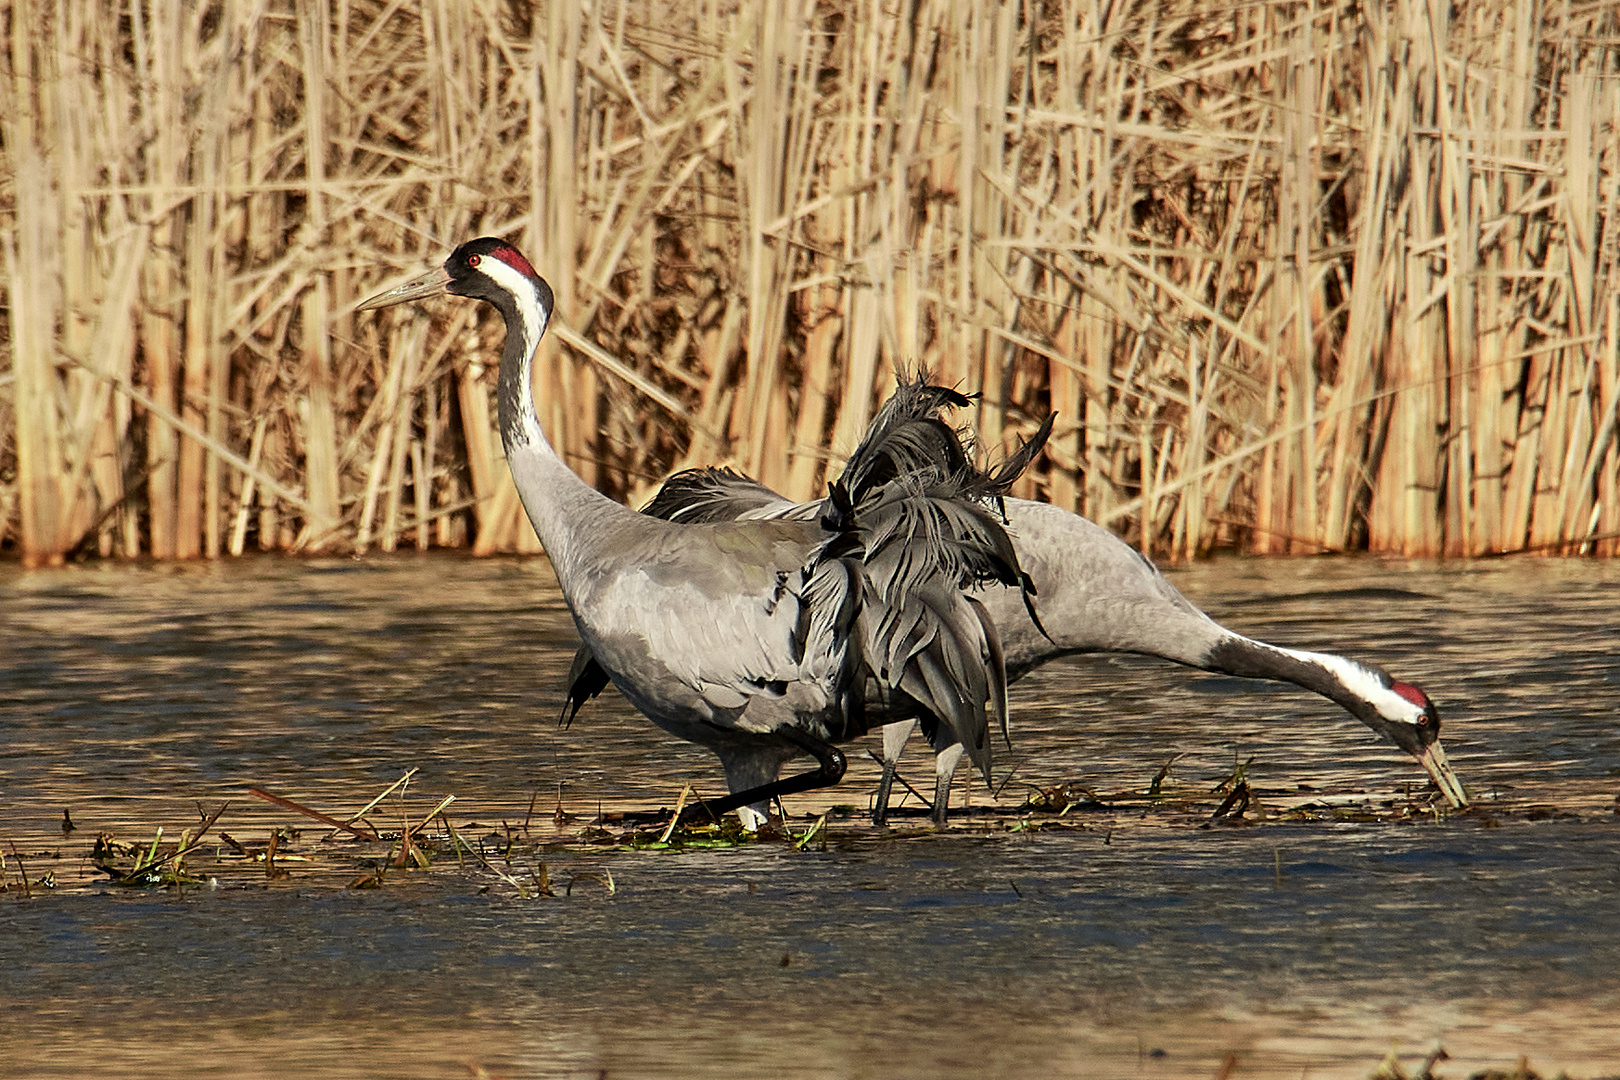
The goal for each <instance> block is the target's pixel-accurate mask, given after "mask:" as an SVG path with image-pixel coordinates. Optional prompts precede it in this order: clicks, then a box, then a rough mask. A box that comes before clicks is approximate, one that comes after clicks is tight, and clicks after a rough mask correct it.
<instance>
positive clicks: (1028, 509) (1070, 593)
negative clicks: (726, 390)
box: [564, 469, 1468, 824]
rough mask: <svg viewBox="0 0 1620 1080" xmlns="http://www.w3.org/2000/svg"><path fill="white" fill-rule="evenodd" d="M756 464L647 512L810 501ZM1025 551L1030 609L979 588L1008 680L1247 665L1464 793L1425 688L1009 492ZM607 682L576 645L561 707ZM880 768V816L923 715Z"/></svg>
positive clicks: (943, 760)
mask: <svg viewBox="0 0 1620 1080" xmlns="http://www.w3.org/2000/svg"><path fill="white" fill-rule="evenodd" d="M818 505H819V504H818V503H793V502H791V501H789V500H788V499H785V498H783V497H782V496H780V495H778V494H776V493H775V492H774V491H772V490H770V489H769V488H767V487H765V486H764V485H763V484H760V483H758V482H756V481H754V480H752V479H749V478H748V477H745V476H741V475H739V474H737V473H734V472H730V471H728V470H722V469H695V470H688V471H686V472H682V473H678V474H676V475H675V476H672V477H670V478H669V480H668V481H666V483H665V484H664V486H663V487H662V488H661V489H660V491H659V493H658V494H657V495H656V496H655V497H654V499H653V500H652V502H651V503H649V504H648V505H647V507H646V508H645V510H644V512H645V513H647V514H650V515H657V516H660V517H665V518H668V519H670V520H674V521H721V520H732V519H740V520H769V519H773V518H795V517H803V516H807V515H814V514H815V513H816V512H817V509H816V508H817V506H818ZM1004 505H1005V508H1006V517H1007V521H1008V525H1009V528H1010V530H1011V533H1012V537H1013V546H1014V547H1015V548H1016V549H1017V551H1018V558H1019V563H1020V565H1021V566H1022V567H1023V569H1024V572H1026V573H1027V574H1028V575H1029V577H1030V580H1031V582H1032V587H1031V589H1030V590H1029V592H1030V593H1032V594H1033V595H1034V597H1035V600H1034V610H1035V612H1038V613H1039V620H1038V621H1037V620H1036V619H1035V618H1034V616H1033V613H1031V612H1029V611H1026V607H1025V604H1024V603H1023V600H1022V598H1021V597H1020V596H1019V595H1018V594H1016V593H1010V592H1007V591H1006V590H992V591H990V592H987V593H985V594H984V595H983V596H982V597H981V599H982V600H983V601H984V605H985V607H986V609H987V610H988V611H989V612H990V616H991V618H992V619H993V620H994V621H995V623H996V626H997V628H998V630H999V632H1000V638H1001V645H1002V650H1003V656H1004V657H1005V661H1006V669H1007V677H1008V679H1009V681H1011V680H1016V679H1018V678H1020V677H1022V676H1023V675H1025V674H1027V673H1028V672H1030V671H1031V670H1033V669H1034V668H1037V667H1039V666H1040V665H1042V664H1044V663H1046V662H1047V661H1049V660H1054V659H1056V658H1058V657H1060V656H1073V655H1077V654H1081V653H1106V652H1112V653H1139V654H1143V655H1146V656H1157V657H1162V658H1163V659H1166V660H1173V661H1175V662H1176V663H1179V664H1185V665H1187V666H1189V667H1195V668H1202V669H1203V670H1205V671H1212V672H1218V673H1221V674H1226V675H1237V676H1242V677H1244V678H1250V679H1275V680H1280V681H1283V682H1291V683H1294V684H1296V685H1298V686H1301V687H1304V688H1305V689H1307V690H1311V691H1314V692H1315V693H1318V694H1321V695H1322V696H1323V697H1326V698H1328V699H1329V700H1331V701H1334V702H1336V703H1338V704H1339V705H1341V706H1343V707H1344V708H1345V709H1346V710H1347V711H1348V712H1349V713H1350V714H1351V715H1352V716H1354V717H1355V718H1356V719H1358V720H1360V721H1361V722H1362V723H1364V724H1366V725H1367V726H1368V727H1370V728H1372V729H1373V731H1375V732H1377V733H1378V734H1380V735H1382V736H1384V737H1385V738H1387V739H1389V740H1390V741H1391V742H1393V743H1394V744H1395V745H1397V746H1399V747H1400V748H1401V749H1402V750H1405V751H1406V752H1407V753H1408V754H1410V755H1412V757H1414V758H1416V759H1417V762H1418V764H1419V765H1421V766H1422V767H1423V768H1424V770H1425V771H1426V772H1427V773H1428V774H1429V777H1430V778H1431V779H1432V780H1433V781H1434V783H1435V786H1436V787H1438V788H1439V789H1440V792H1441V793H1442V794H1443V795H1444V796H1445V798H1446V799H1447V801H1448V802H1450V803H1451V805H1453V806H1466V805H1467V803H1468V797H1467V795H1466V794H1465V793H1464V791H1463V787H1462V784H1461V782H1459V781H1458V779H1457V776H1456V774H1455V773H1454V772H1453V771H1452V768H1451V765H1450V763H1449V762H1448V761H1447V758H1446V753H1445V749H1444V748H1443V747H1442V746H1441V744H1440V741H1439V736H1440V715H1439V713H1438V711H1437V710H1436V709H1435V707H1434V703H1433V702H1432V701H1430V700H1429V697H1428V695H1427V694H1425V693H1424V692H1423V691H1422V690H1420V689H1418V688H1417V687H1416V686H1413V685H1412V684H1411V683H1407V682H1401V681H1399V680H1397V679H1394V678H1392V677H1391V676H1390V675H1389V673H1388V672H1386V671H1384V670H1383V669H1382V668H1379V667H1376V666H1374V665H1372V664H1366V663H1362V662H1359V661H1356V660H1352V659H1349V658H1348V657H1344V656H1338V655H1335V654H1333V653H1323V652H1307V651H1304V650H1300V649H1286V648H1280V647H1278V646H1275V645H1268V644H1266V643H1265V642H1263V641H1256V640H1254V639H1252V638H1248V637H1244V636H1243V635H1241V634H1237V633H1234V632H1233V631H1231V630H1228V629H1226V628H1225V627H1223V626H1221V625H1220V624H1219V623H1217V622H1216V621H1215V620H1213V619H1211V618H1210V617H1209V616H1208V615H1206V614H1205V613H1204V612H1202V611H1201V610H1199V609H1198V608H1197V607H1196V606H1195V605H1194V604H1192V603H1191V602H1190V601H1189V600H1187V598H1186V597H1184V596H1182V595H1181V593H1180V592H1179V591H1178V590H1177V589H1176V587H1175V586H1174V585H1172V584H1170V582H1169V581H1168V580H1166V579H1165V577H1164V575H1163V574H1161V573H1160V572H1159V571H1158V569H1157V568H1156V567H1155V566H1154V565H1153V563H1152V562H1150V561H1149V560H1148V559H1147V558H1145V557H1144V556H1143V555H1142V554H1141V553H1139V552H1138V551H1137V550H1136V549H1135V548H1132V547H1131V546H1130V545H1128V544H1126V543H1125V542H1124V541H1122V540H1120V539H1119V537H1117V536H1115V535H1114V534H1113V533H1111V532H1109V531H1108V530H1107V529H1104V528H1103V527H1102V526H1100V525H1097V524H1095V523H1094V522H1092V521H1089V520H1087V519H1086V518H1084V517H1081V516H1080V515H1078V514H1074V513H1070V512H1069V511H1067V510H1063V509H1060V508H1058V507H1055V506H1052V505H1050V504H1047V503H1038V502H1030V501H1027V500H1024V499H1014V498H1008V499H1006V500H1005V504H1004ZM605 686H606V681H605V679H603V678H602V676H601V675H600V673H599V672H598V671H595V670H593V669H592V666H591V663H590V655H589V651H588V649H581V650H580V653H579V655H578V656H576V658H575V662H574V670H573V673H572V676H571V678H570V685H569V700H568V703H567V704H566V705H565V706H564V718H565V720H568V721H571V720H572V718H573V716H574V715H575V714H577V713H578V711H579V708H580V706H581V705H582V704H584V702H585V701H587V700H588V699H589V698H591V697H593V696H595V694H597V693H600V691H601V690H602V689H603V688H604V687H605ZM877 711H878V712H879V713H880V714H881V715H883V716H884V718H885V719H888V720H889V721H890V722H889V723H887V724H886V725H885V726H884V729H883V751H884V769H883V778H882V780H881V781H880V783H879V787H878V794H877V799H876V801H875V804H874V810H873V816H874V820H875V821H876V822H877V823H878V824H882V823H883V819H884V815H885V814H886V812H887V805H888V796H889V787H890V783H891V781H892V779H893V775H894V765H895V761H896V759H897V758H898V757H899V754H900V750H901V747H903V746H904V745H905V743H906V740H907V739H908V738H909V737H910V735H911V732H912V730H913V729H914V727H915V726H916V724H917V722H918V719H917V718H916V717H908V716H903V715H897V712H900V711H903V709H902V710H895V709H894V708H892V707H891V708H890V710H889V712H888V713H887V714H882V709H881V707H880V708H879V709H878V710H877ZM922 720H923V723H924V729H925V734H928V735H929V736H930V739H931V741H932V743H933V745H934V748H935V752H936V757H935V798H934V820H935V821H936V822H939V823H942V822H943V821H944V819H945V809H946V802H947V799H948V796H949V792H950V783H951V777H952V776H953V775H954V773H955V770H956V767H957V763H958V762H959V760H960V759H961V756H962V748H961V747H960V746H958V745H956V744H955V743H953V742H952V740H951V737H950V734H949V732H948V731H945V730H943V729H940V728H938V727H937V726H934V725H932V724H931V722H930V721H929V718H927V717H923V718H922Z"/></svg>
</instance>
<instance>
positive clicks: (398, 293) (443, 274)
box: [354, 266, 450, 311]
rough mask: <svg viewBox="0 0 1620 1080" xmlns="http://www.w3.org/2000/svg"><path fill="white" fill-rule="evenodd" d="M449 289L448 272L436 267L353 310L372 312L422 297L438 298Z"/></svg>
mask: <svg viewBox="0 0 1620 1080" xmlns="http://www.w3.org/2000/svg"><path fill="white" fill-rule="evenodd" d="M449 287H450V272H449V271H448V270H446V269H445V268H444V267H442V266H436V267H434V268H433V269H432V270H429V271H428V272H427V273H425V274H423V275H421V276H420V277H414V278H411V280H409V281H407V282H405V283H404V284H403V285H396V286H394V287H393V288H392V289H389V290H388V291H387V292H383V293H378V294H377V295H376V296H373V297H372V298H371V299H370V300H367V301H366V302H365V303H363V304H361V305H360V306H359V307H357V308H355V309H354V310H356V311H373V310H375V309H377V308H385V307H392V306H394V305H395V304H403V303H406V302H407V301H410V300H421V299H422V298H423V297H428V296H438V295H439V294H440V293H442V292H444V291H445V290H447V289H448V288H449Z"/></svg>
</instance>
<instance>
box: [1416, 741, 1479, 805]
mask: <svg viewBox="0 0 1620 1080" xmlns="http://www.w3.org/2000/svg"><path fill="white" fill-rule="evenodd" d="M1416 757H1417V760H1418V764H1419V765H1422V766H1423V771H1424V772H1426V773H1428V774H1429V779H1431V780H1433V781H1434V786H1435V787H1437V788H1439V789H1440V794H1442V795H1444V796H1445V797H1446V801H1447V802H1449V803H1451V805H1452V806H1454V807H1457V808H1459V809H1461V808H1462V807H1464V806H1467V805H1468V795H1467V794H1466V793H1465V792H1464V791H1463V786H1462V781H1461V780H1458V779H1457V774H1456V773H1454V772H1452V771H1451V762H1449V761H1447V760H1446V751H1445V748H1444V747H1442V746H1441V745H1440V741H1439V740H1438V739H1436V740H1435V741H1434V742H1432V743H1430V744H1429V745H1428V746H1425V747H1424V748H1423V750H1422V751H1421V752H1420V753H1418V754H1417V755H1416Z"/></svg>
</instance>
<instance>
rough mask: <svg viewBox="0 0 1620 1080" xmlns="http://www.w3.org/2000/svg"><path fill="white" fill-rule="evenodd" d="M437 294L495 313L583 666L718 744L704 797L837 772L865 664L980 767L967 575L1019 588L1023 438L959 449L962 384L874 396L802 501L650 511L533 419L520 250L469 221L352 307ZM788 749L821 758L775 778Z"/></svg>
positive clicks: (750, 809)
mask: <svg viewBox="0 0 1620 1080" xmlns="http://www.w3.org/2000/svg"><path fill="white" fill-rule="evenodd" d="M441 293H449V294H452V295H456V296H465V297H471V298H474V299H479V300H483V301H486V302H487V303H489V304H492V305H493V306H494V307H495V308H496V309H497V310H498V311H499V312H500V313H501V316H502V317H503V319H504V320H505V323H506V342H505V346H504V349H503V352H502V356H501V366H500V377H499V383H498V389H497V400H498V406H499V421H500V429H501V441H502V443H503V445H504V446H505V449H506V461H507V465H508V466H509V467H510V468H511V470H512V479H513V481H514V482H515V483H516V486H517V490H518V494H519V495H520V496H521V498H522V500H523V505H524V508H525V509H526V510H527V512H528V515H529V520H530V521H531V522H533V524H534V528H535V531H536V532H537V533H538V534H539V537H540V540H541V542H542V543H543V544H544V546H545V549H546V553H547V555H548V556H549V557H550V559H551V563H552V566H553V568H554V569H555V571H556V574H557V581H558V583H559V585H561V587H562V593H563V597H564V599H565V600H566V601H567V604H568V608H569V611H570V612H571V613H572V614H573V617H574V624H575V626H576V627H577V628H578V630H579V634H580V637H581V638H583V639H584V641H585V642H586V643H587V645H588V647H589V648H590V650H591V653H592V655H593V657H594V658H595V660H594V662H595V664H596V665H598V666H599V670H600V671H601V672H602V673H603V674H604V675H605V677H606V678H607V679H609V680H611V681H612V683H613V684H614V685H615V686H617V687H618V688H619V690H620V691H621V692H622V693H623V694H624V696H625V697H626V698H628V699H629V700H630V701H631V703H632V704H634V705H635V706H636V708H637V709H639V710H640V711H641V712H642V713H644V714H645V715H647V716H648V717H649V718H650V719H652V721H653V722H654V723H656V724H657V725H658V726H660V727H662V728H663V729H664V730H666V731H668V732H670V733H672V734H674V735H677V736H679V737H680V738H683V739H686V740H688V741H690V742H694V743H697V744H699V745H701V746H705V747H707V748H708V749H709V750H711V751H712V752H713V753H714V754H715V755H716V756H718V757H719V758H720V761H721V764H722V766H723V768H724V770H725V775H726V781H727V785H728V787H729V790H730V795H729V796H728V797H726V798H724V799H719V800H714V801H711V802H709V803H706V804H702V808H705V809H707V811H708V812H709V813H712V814H716V815H718V814H719V813H722V812H724V811H726V810H730V809H739V810H741V811H742V812H743V818H744V822H745V824H748V825H750V826H757V825H758V823H759V821H760V820H761V819H762V818H763V811H764V809H765V808H766V806H767V803H768V800H769V799H771V798H774V797H779V796H781V795H784V794H789V793H792V792H796V791H805V790H809V789H811V788H814V787H820V786H825V785H828V784H833V783H836V782H837V781H838V780H839V779H840V778H841V777H842V775H843V772H844V758H843V755H842V754H841V753H840V752H839V751H838V749H837V748H836V747H834V746H833V745H832V743H834V742H838V741H842V740H845V739H850V738H854V737H856V736H858V735H860V734H862V733H864V732H865V730H866V729H867V727H868V721H867V720H866V717H865V712H864V694H865V690H866V687H867V684H868V681H869V680H870V681H872V682H875V683H876V684H877V685H879V686H881V687H882V688H883V689H884V691H885V692H887V693H889V694H892V695H894V696H895V697H896V698H897V699H904V700H905V701H906V702H907V703H908V707H910V708H912V709H913V710H915V711H917V712H919V714H921V715H926V716H928V717H929V718H930V721H931V722H933V723H937V724H938V725H939V726H940V727H941V728H942V729H947V730H949V731H950V732H951V736H950V738H951V740H952V741H953V742H961V743H962V744H963V745H965V746H966V747H967V753H968V754H969V756H970V757H971V758H972V759H973V761H974V762H975V764H977V765H978V766H979V767H980V768H981V769H982V770H985V771H986V772H988V769H989V766H990V742H989V739H988V730H989V728H990V724H991V721H992V720H994V721H996V722H998V723H999V724H1000V725H1001V726H1002V727H1003V728H1004V727H1005V724H1006V680H1005V672H1004V670H1003V667H1002V660H1001V650H1000V644H999V641H998V640H997V637H996V629H995V624H994V623H993V622H992V621H991V620H990V618H989V617H988V615H986V614H985V610H984V607H983V604H982V602H981V600H980V599H978V598H976V597H975V596H970V595H969V594H968V592H967V591H966V590H967V588H969V587H974V586H976V587H978V588H979V589H980V590H981V595H982V596H990V595H993V594H994V593H995V592H997V591H998V590H999V589H1001V588H1002V585H992V583H993V582H1000V583H1004V585H1006V586H1011V591H1013V592H1014V593H1018V592H1019V591H1020V590H1021V588H1022V583H1023V580H1024V579H1023V575H1022V571H1021V570H1020V569H1019V567H1018V563H1017V556H1016V554H1015V553H1014V551H1013V548H1012V545H1011V541H1010V540H1009V538H1008V536H1007V534H1006V532H1005V530H1004V528H1003V526H1002V524H1001V522H1000V521H999V519H998V518H997V517H996V516H995V515H994V514H993V513H992V512H991V510H990V509H989V507H990V506H991V505H992V504H993V503H994V502H995V500H996V498H997V497H998V496H999V494H1000V493H1002V492H1004V491H1005V490H1006V489H1007V486H1008V485H1009V484H1010V483H1011V482H1012V480H1013V479H1014V478H1016V476H1017V473H1018V471H1020V470H1021V469H1022V468H1023V466H1024V465H1025V464H1027V462H1028V460H1029V458H1030V457H1032V456H1033V454H1034V453H1035V451H1036V450H1038V446H1031V447H1027V448H1026V450H1027V453H1026V454H1024V455H1022V456H1021V457H1019V459H1018V460H1017V461H1016V462H1010V463H1009V467H1007V468H1003V469H1002V470H1000V471H999V472H998V473H996V474H994V475H991V474H989V473H984V472H980V471H979V470H977V469H975V468H973V467H972V466H971V465H970V464H969V463H968V461H967V458H966V455H965V452H964V451H963V449H962V447H961V445H960V443H959V442H958V441H957V437H956V433H955V432H954V430H953V429H951V428H950V427H949V426H948V425H947V424H945V423H944V422H943V420H941V419H940V413H941V412H942V411H943V410H944V409H945V408H947V407H951V406H956V405H960V404H965V403H966V399H965V398H963V397H962V396H961V395H960V394H957V393H955V392H954V391H951V390H948V389H946V388H944V387H937V386H930V385H927V384H926V382H925V381H924V380H922V378H921V377H920V376H919V377H918V379H916V380H915V381H910V382H903V383H902V385H901V386H900V388H899V390H897V392H896V394H895V396H894V397H893V398H891V399H890V401H889V402H888V403H887V404H886V405H885V406H884V407H883V408H882V409H881V410H879V413H878V416H877V418H876V419H875V420H874V422H873V426H872V429H871V431H869V432H868V435H867V437H866V438H865V439H864V440H863V442H862V444H861V446H860V447H858V448H857V450H856V452H855V454H854V455H853V456H852V457H851V459H850V462H849V466H848V467H847V468H846V469H845V471H844V474H843V476H842V477H841V478H840V480H839V481H838V482H837V483H835V484H833V485H832V488H831V492H830V495H829V497H828V499H827V500H826V502H825V504H824V505H823V506H822V507H821V509H820V512H818V513H817V514H815V515H813V516H810V517H798V518H778V519H773V520H742V521H715V522H706V523H701V524H693V523H686V522H670V521H666V520H663V519H660V518H657V517H653V516H651V515H647V514H640V513H637V512H636V511H634V510H632V509H630V508H629V507H626V506H624V505H622V504H620V503H617V502H615V501H613V500H612V499H609V498H607V497H606V496H604V495H602V494H601V493H600V492H598V491H596V490H595V489H594V488H592V487H590V486H589V485H588V484H586V483H585V482H584V481H583V480H581V479H580V478H579V477H578V476H577V475H575V474H574V472H573V471H572V470H571V469H569V468H568V466H567V465H565V464H564V463H563V461H562V459H561V458H560V457H559V456H558V455H557V453H556V451H555V450H553V449H552V447H551V444H550V443H549V442H547V440H546V437H545V435H544V433H543V432H542V431H541V429H540V424H539V421H538V419H537V417H536V414H535V404H534V391H533V387H532V384H531V374H532V368H533V360H534V354H535V351H536V349H537V348H538V347H539V344H540V339H541V336H542V335H543V334H544V333H545V329H546V324H547V321H548V320H549V319H550V317H551V314H552V307H553V302H554V301H553V296H552V291H551V288H550V286H548V285H547V284H546V282H545V281H544V280H543V279H542V278H541V277H540V276H539V275H538V274H536V273H535V271H534V268H533V267H532V266H531V265H530V263H529V261H528V260H527V259H525V258H524V257H523V256H522V255H521V254H520V253H519V252H518V251H517V250H516V249H515V248H513V247H512V246H511V245H510V244H507V243H506V242H504V241H502V240H498V239H494V238H490V237H481V238H479V239H477V240H471V241H468V242H467V243H465V244H463V245H461V246H460V247H458V248H457V249H456V250H455V251H454V252H453V253H452V254H451V255H450V257H449V258H448V259H447V260H446V261H445V263H444V265H443V266H442V267H439V268H436V269H434V270H432V271H429V272H428V273H426V274H423V275H422V276H420V277H418V278H415V279H413V280H410V281H407V282H405V283H403V284H401V285H399V286H397V287H395V288H393V289H391V290H389V291H387V292H384V293H382V294H380V295H378V296H375V297H373V298H372V299H370V300H367V301H366V302H364V303H363V304H361V305H359V308H358V310H370V309H374V308H381V307H386V306H389V305H392V304H399V303H403V302H406V301H411V300H418V299H422V298H424V297H429V296H434V295H438V294H441ZM897 430H898V431H904V432H909V433H910V434H909V435H905V436H903V437H893V438H891V436H892V435H894V433H895V431H897ZM801 754H808V755H810V756H811V757H814V758H815V759H816V761H817V767H816V769H814V770H813V771H811V772H806V773H803V774H800V775H798V776H793V777H789V778H787V779H783V780H778V774H779V772H780V770H781V767H782V766H783V764H784V763H786V762H787V761H788V760H790V759H792V758H794V757H797V756H799V755H801Z"/></svg>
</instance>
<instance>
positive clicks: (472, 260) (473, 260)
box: [467, 255, 484, 266]
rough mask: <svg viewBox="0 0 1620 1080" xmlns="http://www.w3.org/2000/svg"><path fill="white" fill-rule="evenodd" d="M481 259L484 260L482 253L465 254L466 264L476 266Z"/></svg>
mask: <svg viewBox="0 0 1620 1080" xmlns="http://www.w3.org/2000/svg"><path fill="white" fill-rule="evenodd" d="M483 261H484V257H483V256H482V255H469V256H467V265H468V266H477V265H478V264H479V263H481V262H483Z"/></svg>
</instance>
